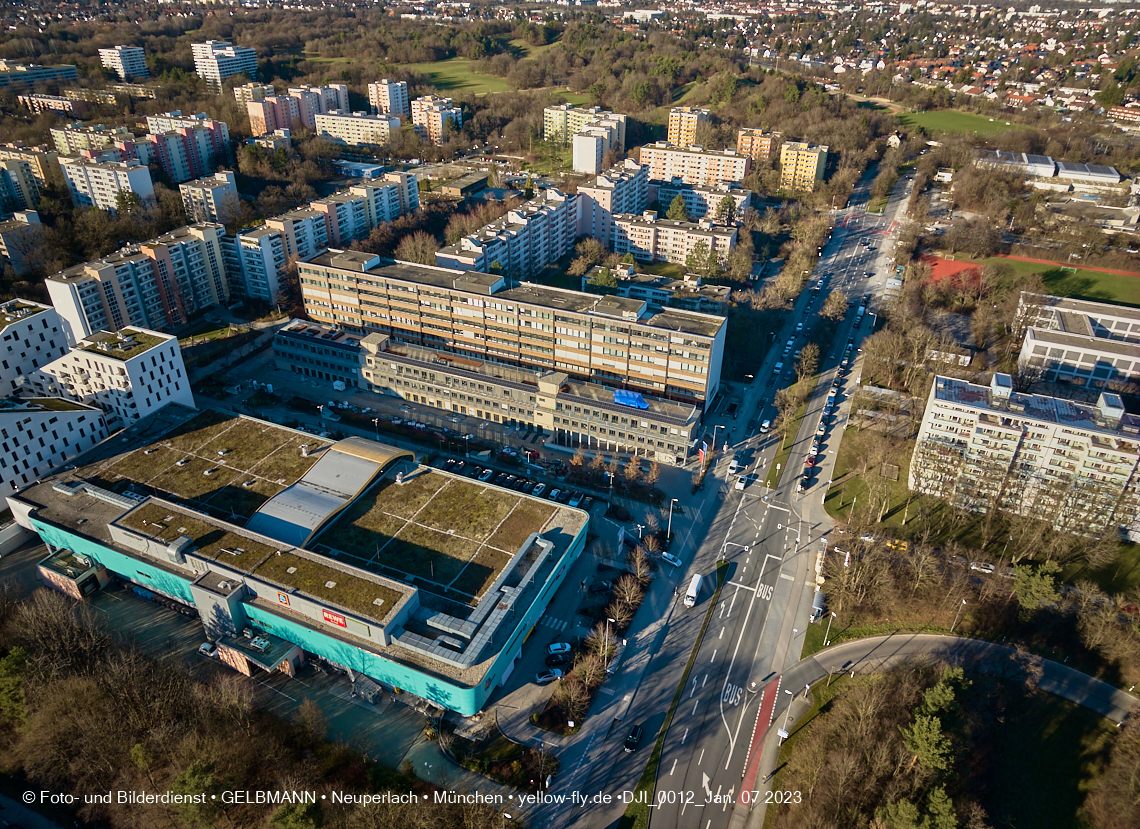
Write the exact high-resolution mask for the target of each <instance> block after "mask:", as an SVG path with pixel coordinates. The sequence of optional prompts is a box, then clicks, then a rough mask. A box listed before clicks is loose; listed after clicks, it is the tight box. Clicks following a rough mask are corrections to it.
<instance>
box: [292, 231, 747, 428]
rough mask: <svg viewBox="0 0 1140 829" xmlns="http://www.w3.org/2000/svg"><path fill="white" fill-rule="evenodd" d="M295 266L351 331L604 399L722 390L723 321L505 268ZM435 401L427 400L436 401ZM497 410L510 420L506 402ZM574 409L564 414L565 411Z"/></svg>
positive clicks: (310, 299) (324, 261)
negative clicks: (595, 392)
mask: <svg viewBox="0 0 1140 829" xmlns="http://www.w3.org/2000/svg"><path fill="white" fill-rule="evenodd" d="M299 271H300V273H299V276H300V280H301V293H302V296H303V298H304V302H305V311H306V313H308V315H309V317H310V318H311V319H312V320H314V321H316V322H320V323H323V324H326V325H335V326H336V327H338V328H341V329H343V330H346V331H353V332H356V333H361V334H371V333H378V334H386V335H388V336H389V337H390V338H392V340H393V341H396V342H401V343H408V344H413V345H417V346H420V347H424V348H431V349H436V350H438V351H441V352H446V353H448V354H451V355H456V356H458V357H461V358H470V359H472V360H476V361H488V362H494V363H498V364H501V365H504V366H510V367H515V368H520V369H525V370H528V371H542V372H546V371H551V370H553V371H556V372H564V373H565V374H566V375H568V376H569V377H571V378H575V379H584V380H588V381H590V382H592V383H598V384H604V385H607V386H609V387H610V389H611V391H610V392H609V394H610V395H611V396H610V399H611V400H612V399H613V397H612V395H613V391H612V389H614V388H619V389H626V390H631V391H636V392H640V393H644V394H647V395H652V396H653V397H656V398H660V399H667V400H674V401H678V402H681V403H689V404H691V405H694V406H701V407H702V408H703V404H704V402H705V401H707V400H711V399H713V397H715V395H716V391H717V388H718V387H719V383H720V370H721V362H722V358H723V353H724V338H725V328H726V323H725V319H724V318H723V317H717V316H713V315H709V314H699V313H694V312H691V311H681V310H676V309H672V308H667V309H664V310H662V311H660V312H657V313H653V312H650V310H649V309H648V307H647V305H646V302H645V301H644V300H634V299H627V298H624V297H613V296H597V295H595V294H586V293H582V292H580V291H570V290H565V289H561V288H552V287H550V286H546V285H539V284H535V283H531V282H523V283H521V284H515V283H512V282H511V281H509V280H508V279H506V278H505V277H504V276H502V275H496V274H490V273H478V272H475V271H467V272H463V271H459V270H455V269H451V268H441V267H438V266H437V267H432V266H426V265H416V264H413V263H410V262H398V261H397V262H394V261H392V260H382V259H380V257H378V256H374V255H372V254H367V253H363V252H360V251H351V250H350V251H337V250H330V251H328V252H326V253H323V254H321V255H320V256H317V257H315V258H313V259H310V260H308V261H306V262H302V263H301V264H300V266H299ZM512 285H515V286H514V287H512ZM439 364H440V365H439V370H440V372H447V371H448V368H447V363H446V361H445V360H440V361H439ZM470 391H473V390H470V389H468V390H464V389H462V388H458V389H453V395H452V397H451V400H450V401H448V404H449V406H450V407H451V408H452V409H453V410H457V411H460V413H464V414H468V413H470V414H474V411H473V410H471V409H470V405H471V403H472V401H471V400H468V399H467V398H466V397H464V396H463V395H464V394H466V393H467V392H470ZM476 391H477V390H476ZM417 393H418V392H417ZM457 395H458V396H457ZM432 398H434V395H429V399H428V400H427V401H426V402H428V403H429V405H435V404H436V403H437V402H438V399H435V401H433V400H432ZM503 402H504V403H506V402H507V401H503ZM516 405H517V404H516ZM460 407H464V408H460ZM484 411H486V410H485V409H484ZM499 414H500V415H501V416H503V417H505V418H507V419H508V420H509V419H512V418H515V419H517V411H512V410H511V409H510V407H509V406H508V407H507V408H504V409H501V411H500V412H499ZM577 414H580V412H575V411H568V410H567V411H564V412H563V415H564V416H565V417H567V418H570V419H573V418H574V417H575V415H577ZM626 414H627V415H628V414H630V412H628V411H627V412H626ZM486 419H488V420H489V419H491V418H490V417H487V418H486ZM558 425H559V426H563V425H565V426H567V428H570V427H573V426H574V425H575V424H573V423H568V424H561V423H560V424H558ZM599 425H600V424H594V427H597V426H599ZM606 426H607V428H611V427H612V428H615V429H616V428H617V425H616V424H606ZM594 434H595V436H596V437H600V436H602V435H607V436H609V433H608V432H601V433H599V432H594ZM610 437H612V436H610Z"/></svg>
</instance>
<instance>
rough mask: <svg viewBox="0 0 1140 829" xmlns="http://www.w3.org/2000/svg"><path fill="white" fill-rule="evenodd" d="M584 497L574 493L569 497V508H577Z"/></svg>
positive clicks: (579, 493)
mask: <svg viewBox="0 0 1140 829" xmlns="http://www.w3.org/2000/svg"><path fill="white" fill-rule="evenodd" d="M584 497H585V496H584V495H583V494H582V493H581V492H574V494H573V495H571V496H570V506H572V507H576V506H578V505H579V504H581V503H582V499H583V498H584Z"/></svg>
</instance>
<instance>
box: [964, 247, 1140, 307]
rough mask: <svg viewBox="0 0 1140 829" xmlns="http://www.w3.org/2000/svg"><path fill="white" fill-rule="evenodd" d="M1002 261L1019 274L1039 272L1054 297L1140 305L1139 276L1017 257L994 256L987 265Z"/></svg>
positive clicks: (988, 260)
mask: <svg viewBox="0 0 1140 829" xmlns="http://www.w3.org/2000/svg"><path fill="white" fill-rule="evenodd" d="M996 262H1002V263H1005V264H1006V265H1009V266H1010V267H1012V268H1013V269H1014V270H1015V271H1018V272H1020V273H1039V274H1041V275H1042V278H1044V280H1045V287H1046V288H1048V289H1049V293H1051V294H1053V295H1054V296H1071V297H1073V298H1075V299H1087V300H1092V301H1094V302H1118V303H1122V304H1124V305H1140V276H1123V275H1121V274H1115V273H1100V272H1099V271H1086V270H1084V269H1082V268H1076V269H1073V270H1070V269H1069V268H1061V267H1058V266H1056V265H1045V264H1041V263H1039V262H1018V261H1017V260H1016V259H1002V258H1001V257H993V258H990V259H987V260H986V264H987V265H988V264H992V263H996Z"/></svg>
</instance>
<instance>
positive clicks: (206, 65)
mask: <svg viewBox="0 0 1140 829" xmlns="http://www.w3.org/2000/svg"><path fill="white" fill-rule="evenodd" d="M190 51H191V52H192V53H193V55H194V71H195V72H197V73H198V77H200V78H204V79H205V80H206V82H207V83H209V84H210V85H212V86H221V85H222V82H223V81H225V79H226V78H229V77H232V76H233V75H241V74H245V75H248V76H249V77H250V78H256V77H257V52H255V51H254V50H253V49H250V48H249V47H247V46H234V45H233V44H232V43H227V42H225V41H220V40H207V41H206V42H205V43H193V44H191V45H190Z"/></svg>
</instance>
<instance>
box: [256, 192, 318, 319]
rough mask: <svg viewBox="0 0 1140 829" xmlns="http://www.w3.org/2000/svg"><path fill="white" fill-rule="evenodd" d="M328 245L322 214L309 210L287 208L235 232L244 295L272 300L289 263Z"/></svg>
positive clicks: (313, 254)
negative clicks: (254, 225) (259, 222)
mask: <svg viewBox="0 0 1140 829" xmlns="http://www.w3.org/2000/svg"><path fill="white" fill-rule="evenodd" d="M328 246H329V225H328V224H327V222H326V213H325V212H323V211H320V210H313V209H302V210H291V211H289V212H288V213H283V214H282V215H280V216H275V217H274V218H272V219H267V220H266V222H265V224H263V225H261V226H260V227H256V228H254V229H253V230H247V231H245V232H244V233H240V234H238V237H237V247H238V253H239V254H240V256H241V264H242V272H243V274H244V277H245V293H246V296H248V297H251V298H253V299H263V300H265V301H266V302H276V301H277V297H278V296H279V295H280V293H281V289H282V287H283V286H284V283H285V277H286V273H285V272H286V269H287V268H288V265H289V262H290V261H291V260H295V259H305V258H308V257H311V256H316V255H317V254H318V253H320V252H321V251H323V250H325V249H327V248H328Z"/></svg>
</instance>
